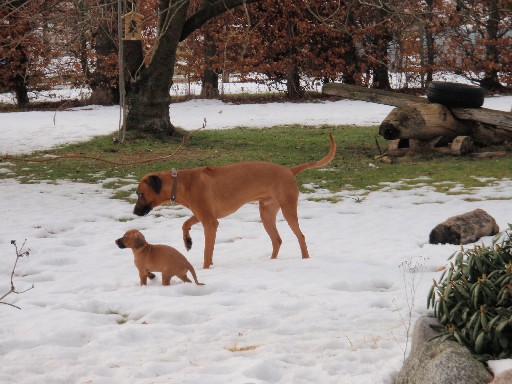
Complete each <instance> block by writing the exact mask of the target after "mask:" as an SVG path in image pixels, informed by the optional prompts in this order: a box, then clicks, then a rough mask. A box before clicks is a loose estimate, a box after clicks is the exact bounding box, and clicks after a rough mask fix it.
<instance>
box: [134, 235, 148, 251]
mask: <svg viewBox="0 0 512 384" xmlns="http://www.w3.org/2000/svg"><path fill="white" fill-rule="evenodd" d="M133 240H134V244H133V245H134V246H135V248H140V247H142V246H143V245H144V243H145V242H146V238H145V237H144V235H143V234H142V233H140V232H139V233H137V234H136V235H135V237H134V239H133Z"/></svg>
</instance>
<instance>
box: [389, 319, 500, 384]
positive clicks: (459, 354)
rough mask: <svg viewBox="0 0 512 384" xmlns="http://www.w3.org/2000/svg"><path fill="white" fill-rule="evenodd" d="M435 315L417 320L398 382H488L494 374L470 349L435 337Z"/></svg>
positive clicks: (403, 383)
mask: <svg viewBox="0 0 512 384" xmlns="http://www.w3.org/2000/svg"><path fill="white" fill-rule="evenodd" d="M436 323H437V321H436V319H434V318H429V317H427V316H424V317H421V318H420V319H419V320H418V321H417V322H416V324H415V326H414V330H413V340H412V347H411V354H410V355H409V357H408V358H407V360H406V361H405V363H404V366H403V367H402V369H401V370H400V372H398V374H397V375H396V376H395V377H394V382H395V384H487V383H489V382H490V381H491V380H492V379H493V376H492V375H491V374H490V373H489V371H488V370H487V369H486V368H485V366H484V365H483V364H482V363H481V362H479V361H478V360H476V359H475V358H474V357H473V356H472V355H471V353H470V352H469V350H468V349H467V348H465V347H463V346H462V345H460V344H459V343H457V342H454V341H441V339H440V338H436V339H433V340H432V337H434V336H435V335H436V334H437V332H435V331H434V330H432V328H431V327H430V325H432V324H436Z"/></svg>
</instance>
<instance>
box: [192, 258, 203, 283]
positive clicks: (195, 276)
mask: <svg viewBox="0 0 512 384" xmlns="http://www.w3.org/2000/svg"><path fill="white" fill-rule="evenodd" d="M188 270H189V272H190V274H191V275H192V278H193V279H194V283H196V284H197V285H204V284H203V283H200V282H199V280H197V275H196V270H195V269H194V267H193V266H192V264H190V263H188Z"/></svg>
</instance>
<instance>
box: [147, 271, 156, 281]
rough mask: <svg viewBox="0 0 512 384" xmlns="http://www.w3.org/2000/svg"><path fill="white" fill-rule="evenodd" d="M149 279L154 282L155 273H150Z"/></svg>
mask: <svg viewBox="0 0 512 384" xmlns="http://www.w3.org/2000/svg"><path fill="white" fill-rule="evenodd" d="M148 277H149V278H150V279H151V280H153V279H154V278H155V274H154V273H153V272H149V271H148Z"/></svg>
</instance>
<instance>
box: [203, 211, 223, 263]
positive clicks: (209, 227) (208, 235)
mask: <svg viewBox="0 0 512 384" xmlns="http://www.w3.org/2000/svg"><path fill="white" fill-rule="evenodd" d="M201 223H202V224H203V228H204V260H203V268H204V269H208V268H210V266H211V265H212V264H213V249H214V248H215V238H216V237H217V228H218V227H219V221H218V220H217V219H215V218H214V217H213V218H210V219H207V220H204V221H201Z"/></svg>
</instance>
